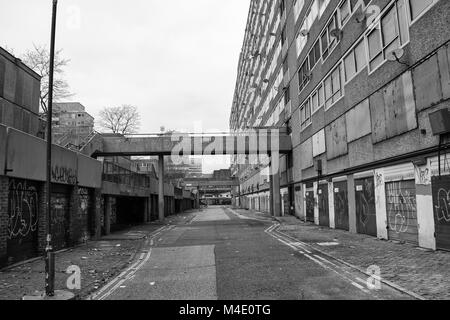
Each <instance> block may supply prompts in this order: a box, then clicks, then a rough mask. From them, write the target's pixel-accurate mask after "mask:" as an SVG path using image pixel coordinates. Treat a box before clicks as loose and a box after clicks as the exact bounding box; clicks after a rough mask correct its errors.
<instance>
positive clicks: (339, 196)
mask: <svg viewBox="0 0 450 320" xmlns="http://www.w3.org/2000/svg"><path fill="white" fill-rule="evenodd" d="M334 206H335V217H336V227H337V228H344V229H348V192H347V189H346V188H345V187H341V188H336V189H335V193H334Z"/></svg>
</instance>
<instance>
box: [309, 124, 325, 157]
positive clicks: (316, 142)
mask: <svg viewBox="0 0 450 320" xmlns="http://www.w3.org/2000/svg"><path fill="white" fill-rule="evenodd" d="M312 143H313V157H314V158H315V157H317V156H320V155H321V154H323V153H325V151H326V147H325V129H322V130H320V131H319V132H318V133H316V134H315V135H314V136H313V137H312Z"/></svg>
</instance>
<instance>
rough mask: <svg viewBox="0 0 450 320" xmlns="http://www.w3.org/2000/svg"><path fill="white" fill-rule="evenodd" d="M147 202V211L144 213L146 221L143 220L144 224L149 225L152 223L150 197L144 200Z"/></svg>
mask: <svg viewBox="0 0 450 320" xmlns="http://www.w3.org/2000/svg"><path fill="white" fill-rule="evenodd" d="M146 202H147V210H146V211H145V213H146V219H145V223H149V222H151V221H152V196H151V195H149V196H148V198H147V199H146Z"/></svg>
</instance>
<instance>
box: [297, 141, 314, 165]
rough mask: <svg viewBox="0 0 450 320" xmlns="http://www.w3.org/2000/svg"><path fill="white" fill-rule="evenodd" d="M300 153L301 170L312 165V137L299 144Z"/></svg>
mask: <svg viewBox="0 0 450 320" xmlns="http://www.w3.org/2000/svg"><path fill="white" fill-rule="evenodd" d="M300 154H301V155H302V161H301V169H302V170H303V169H307V168H310V167H312V166H313V165H314V162H313V160H314V159H313V144H312V139H308V140H307V141H305V142H303V143H302V144H301V145H300Z"/></svg>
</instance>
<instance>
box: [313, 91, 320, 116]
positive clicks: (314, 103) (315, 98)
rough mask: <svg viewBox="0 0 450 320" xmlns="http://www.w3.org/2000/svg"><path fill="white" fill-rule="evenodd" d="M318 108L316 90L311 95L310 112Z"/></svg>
mask: <svg viewBox="0 0 450 320" xmlns="http://www.w3.org/2000/svg"><path fill="white" fill-rule="evenodd" d="M317 109H319V93H318V92H317V91H316V92H314V94H313V95H312V97H311V112H312V113H314V112H315V111H316V110H317Z"/></svg>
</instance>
